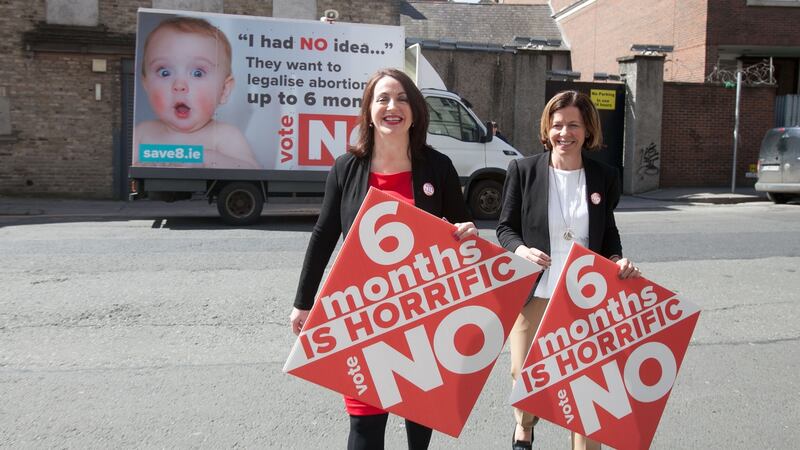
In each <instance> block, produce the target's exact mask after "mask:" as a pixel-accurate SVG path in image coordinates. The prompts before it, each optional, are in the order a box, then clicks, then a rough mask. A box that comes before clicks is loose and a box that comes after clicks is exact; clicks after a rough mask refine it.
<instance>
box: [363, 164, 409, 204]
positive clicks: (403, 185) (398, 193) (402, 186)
mask: <svg viewBox="0 0 800 450" xmlns="http://www.w3.org/2000/svg"><path fill="white" fill-rule="evenodd" d="M369 187H374V188H375V189H378V190H381V191H383V192H386V193H387V194H390V195H393V196H395V197H397V198H398V199H399V200H402V201H404V202H406V203H408V204H410V205H412V206H413V205H414V189H413V186H412V182H411V171H410V170H409V171H407V172H397V173H374V172H370V173H369Z"/></svg>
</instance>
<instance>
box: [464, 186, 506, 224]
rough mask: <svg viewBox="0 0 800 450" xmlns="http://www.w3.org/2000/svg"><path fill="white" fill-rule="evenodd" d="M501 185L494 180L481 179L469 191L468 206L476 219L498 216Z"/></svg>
mask: <svg viewBox="0 0 800 450" xmlns="http://www.w3.org/2000/svg"><path fill="white" fill-rule="evenodd" d="M502 191H503V185H501V184H500V183H499V182H497V181H494V180H481V181H478V182H477V183H475V187H473V188H472V189H470V191H469V208H470V209H471V210H472V215H473V216H474V217H475V218H476V219H496V218H498V217H499V216H500V206H501V203H500V198H501V195H502Z"/></svg>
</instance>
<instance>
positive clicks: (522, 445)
mask: <svg viewBox="0 0 800 450" xmlns="http://www.w3.org/2000/svg"><path fill="white" fill-rule="evenodd" d="M532 449H533V443H532V442H528V441H517V440H514V441H512V442H511V450H532Z"/></svg>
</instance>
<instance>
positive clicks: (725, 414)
mask: <svg viewBox="0 0 800 450" xmlns="http://www.w3.org/2000/svg"><path fill="white" fill-rule="evenodd" d="M647 209H648V210H644V211H621V212H619V213H618V214H617V219H618V224H619V227H620V229H621V231H622V233H623V245H624V248H625V252H626V255H627V256H629V257H630V258H632V259H634V260H635V261H636V262H637V263H638V264H639V265H640V266H641V268H642V270H643V272H644V273H645V275H646V276H648V277H649V278H651V279H652V280H654V281H656V282H659V283H660V284H662V285H664V286H666V287H668V288H671V289H673V290H676V291H678V292H679V293H680V294H682V295H683V296H685V297H686V298H689V299H691V300H693V301H694V302H696V303H698V304H699V305H700V306H701V308H702V309H703V312H702V314H701V317H700V321H699V323H698V326H697V329H696V330H695V334H694V337H693V339H692V342H691V345H690V347H689V349H688V351H687V354H686V358H685V360H684V364H683V366H682V368H681V371H680V374H679V375H678V379H677V382H676V384H675V386H674V388H673V391H672V394H671V397H670V400H669V402H668V404H667V408H666V411H665V413H664V416H663V418H662V420H661V424H660V427H659V430H658V432H657V434H656V436H655V439H654V441H653V445H652V448H654V449H677V448H681V449H683V448H687V449H707V448H729V449H753V448H774V449H784V448H793V447H794V446H796V443H797V442H798V441H800V431H798V426H797V424H798V423H800V385H799V381H800V377H798V375H797V373H798V369H800V349H798V339H799V338H800V327H798V325H797V324H798V323H800V306H798V305H799V304H800V276H798V273H797V270H798V268H800V206H797V205H772V204H769V203H766V202H756V203H748V204H741V205H732V206H722V205H717V206H713V205H709V206H679V207H675V206H668V207H666V206H665V207H657V208H647ZM312 225H313V220H312V219H309V218H304V217H292V218H286V217H269V218H264V219H263V220H262V222H261V223H259V224H258V225H257V226H254V227H248V228H241V229H232V228H228V227H225V226H224V225H221V224H220V222H219V220H218V219H217V218H214V217H209V218H203V217H190V218H179V217H173V218H165V219H163V220H160V219H159V220H141V219H131V220H126V219H125V218H120V217H108V218H103V217H93V218H92V219H91V220H87V219H85V218H81V217H65V218H59V217H47V218H42V217H39V218H24V217H23V218H20V217H0V264H2V270H0V399H2V401H0V447H3V448H44V447H48V448H50V447H59V448H117V447H141V448H154V447H159V448H164V447H181V448H185V447H203V448H219V447H251V448H252V447H255V448H344V443H345V439H346V433H347V419H346V416H345V414H344V412H343V406H342V402H341V399H340V397H339V396H338V395H337V394H335V393H332V392H330V391H327V390H325V389H323V388H320V387H317V386H314V385H311V384H309V383H307V382H304V381H301V380H299V379H295V378H293V377H290V376H288V375H285V374H283V373H282V371H281V368H282V366H283V363H284V362H285V360H286V357H287V355H288V352H289V349H290V348H291V345H292V343H293V340H294V339H293V338H294V336H293V335H292V334H291V333H290V332H289V328H288V322H287V317H288V314H289V310H290V305H291V300H292V298H293V296H294V290H295V287H296V283H297V278H298V275H299V266H300V263H301V261H302V257H303V253H304V251H305V246H306V244H307V241H308V236H309V231H310V229H311V226H312ZM480 226H481V235H482V236H484V237H486V238H489V239H494V229H493V226H494V224H493V223H490V222H484V223H481V224H480ZM508 370H509V362H508V353H507V350H504V352H503V354H502V355H501V356H500V358H499V360H498V363H497V365H496V367H495V369H494V371H493V372H492V374H491V376H490V378H489V381H488V383H487V386H486V387H485V389H484V390H483V393H482V394H481V397H480V398H479V399H478V402H477V405H476V407H475V409H474V411H473V413H472V415H471V417H470V419H469V421H468V422H467V424H466V427H465V429H464V431H463V433H462V435H461V437H460V438H459V439H453V438H450V437H447V436H444V435H441V434H436V435H435V436H434V440H433V442H432V445H431V448H434V449H436V448H468V449H486V448H492V449H494V448H507V447H508V441H509V439H510V434H511V431H512V427H513V424H512V417H511V411H510V409H509V407H508V406H507V397H508V394H509V390H510V378H509V376H508V375H507V374H508ZM387 439H388V443H387V446H388V448H405V437H404V431H403V428H402V421H401V420H399V419H397V418H392V419H391V420H390V422H389V426H388V431H387ZM536 441H537V447H538V448H548V449H550V448H567V445H568V433H567V432H566V431H564V430H563V429H561V428H559V427H556V426H554V425H552V424H548V423H543V424H541V425H540V426H538V427H537V430H536Z"/></svg>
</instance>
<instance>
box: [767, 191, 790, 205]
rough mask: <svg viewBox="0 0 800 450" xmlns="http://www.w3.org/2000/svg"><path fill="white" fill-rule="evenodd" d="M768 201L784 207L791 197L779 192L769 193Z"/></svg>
mask: <svg viewBox="0 0 800 450" xmlns="http://www.w3.org/2000/svg"><path fill="white" fill-rule="evenodd" d="M767 199H769V200H771V201H772V202H773V203H775V204H776V205H782V204H784V203H786V202H788V201H789V196H788V195H786V194H779V193H777V192H767Z"/></svg>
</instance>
